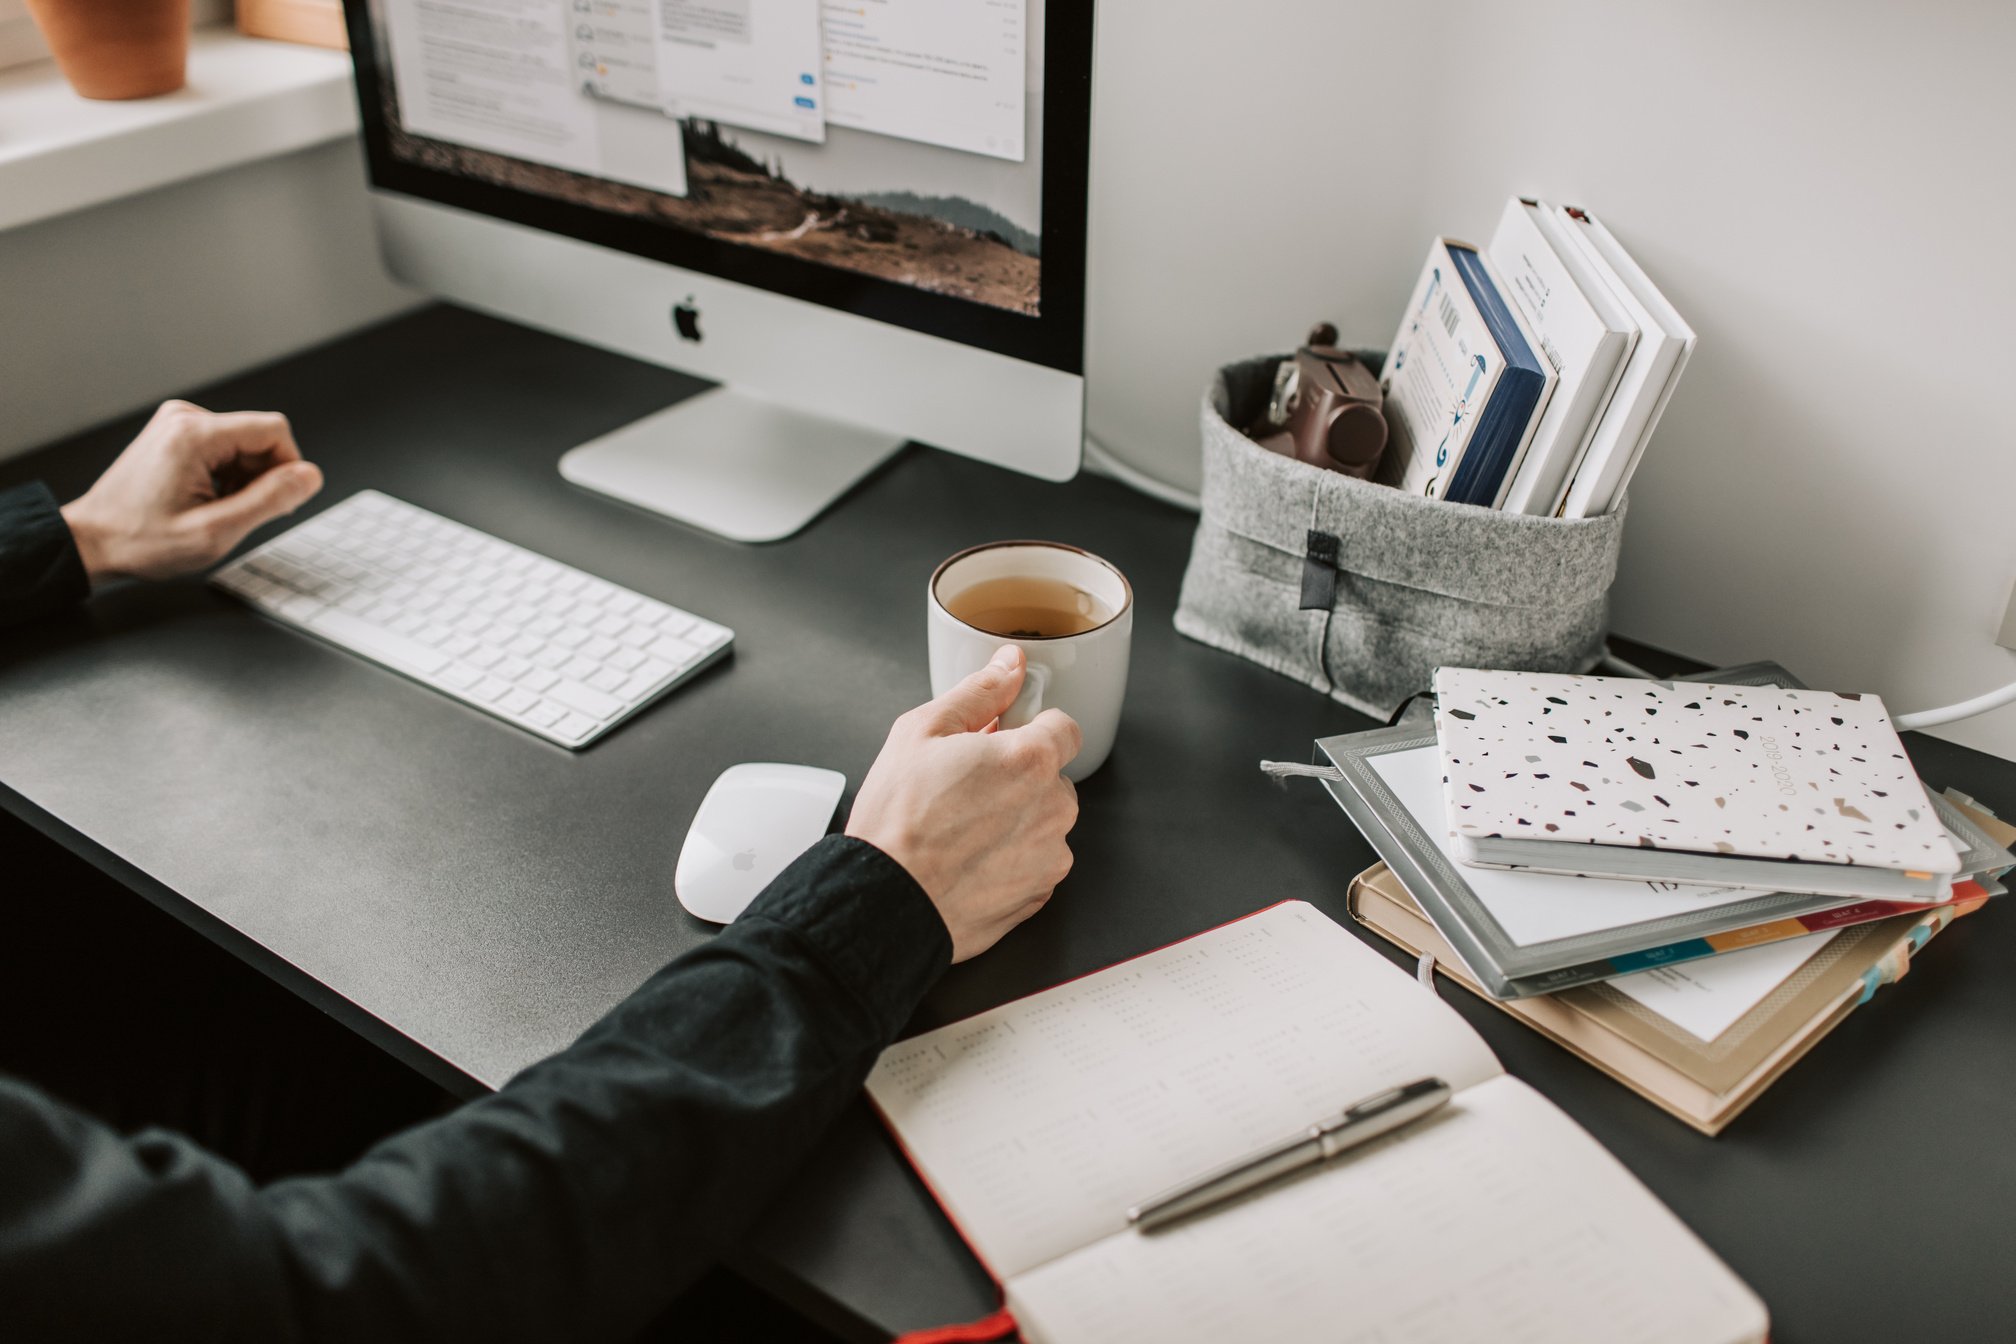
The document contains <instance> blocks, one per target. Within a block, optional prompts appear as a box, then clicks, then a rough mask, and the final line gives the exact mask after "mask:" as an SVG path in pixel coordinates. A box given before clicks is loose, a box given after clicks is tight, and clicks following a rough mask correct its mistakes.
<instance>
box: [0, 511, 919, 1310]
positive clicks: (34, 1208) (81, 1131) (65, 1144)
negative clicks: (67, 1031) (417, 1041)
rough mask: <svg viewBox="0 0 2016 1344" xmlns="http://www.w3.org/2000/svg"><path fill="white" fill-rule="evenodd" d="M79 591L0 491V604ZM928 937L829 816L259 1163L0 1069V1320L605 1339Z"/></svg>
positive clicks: (777, 1146)
mask: <svg viewBox="0 0 2016 1344" xmlns="http://www.w3.org/2000/svg"><path fill="white" fill-rule="evenodd" d="M87 588H88V584H87V583H86V580H85V577H84V572H83V569H82V566H81V565H80V564H79V562H78V559H77V555H76V550H75V547H74V546H73V545H72V544H71V540H70V536H69V532H68V530H67V529H66V528H65V527H64V525H63V520H62V517H61V515H60V514H58V512H57V511H56V506H55V501H54V500H53V499H52V498H51V497H50V496H49V494H48V492H47V491H46V490H43V489H42V488H40V487H39V486H29V487H23V488H20V489H16V490H10V491H5V492H0V624H4V623H8V622H12V621H18V620H23V619H27V618H29V617H32V616H36V615H41V614H44V613H47V612H49V611H52V610H56V609H60V608H61V607H63V606H65V605H67V604H70V603H74V602H75V601H78V600H80V599H81V598H82V597H83V596H84V594H85V592H86V590H87ZM30 898H32V899H61V893H60V892H52V893H35V894H33V895H32V897H30ZM950 955H951V942H950V938H949V936H948V935H947V933H946V930H945V926H944V923H943V922H942V921H941V920H940V919H939V917H938V914H937V912H936V911H935V910H934V909H933V907H932V906H931V903H930V901H929V900H928V899H927V898H926V897H925V895H924V892H923V890H922V889H921V888H920V887H918V885H917V884H916V882H914V881H913V880H912V879H911V878H910V876H909V874H908V873H906V872H905V871H904V870H903V868H902V867H901V866H900V865H899V864H897V863H896V862H895V861H894V860H892V859H890V858H889V857H888V856H886V855H884V854H883V853H882V852H881V851H879V850H877V849H875V848H874V847H873V846H871V845H868V844H865V843H863V842H861V841H858V840H851V839H846V838H842V837H838V836H834V837H829V838H827V839H825V840H822V841H821V842H820V843H819V844H817V845H816V846H814V847H813V848H812V849H811V850H810V851H809V852H808V853H807V854H806V855H805V856H804V857H803V858H801V859H799V860H798V861H797V862H796V863H795V864H793V865H792V866H791V867H790V868H789V869H788V870H786V872H785V873H784V874H783V875H782V876H781V877H779V878H778V879H777V880H776V881H775V882H774V883H772V884H771V886H770V887H769V888H768V889H767V890H766V891H765V892H764V893H763V895H762V896H761V897H759V898H758V899H757V901H756V903H755V904H754V905H752V906H751V907H750V908H749V910H748V912H747V913H746V914H744V915H743V916H742V918H741V919H739V920H737V921H736V922H735V923H734V924H733V925H732V926H731V927H729V928H728V929H727V930H726V931H724V932H723V933H722V934H720V935H719V936H718V937H716V938H715V939H713V940H712V941H711V942H709V943H708V944H706V945H705V946H704V947H701V948H698V949H696V950H694V951H692V952H689V953H687V954H686V955H685V956H682V957H680V958H678V959H677V960H675V961H673V962H672V963H671V964H670V965H668V966H666V967H665V968H664V969H663V970H661V971H659V972H658V973H657V974H656V975H654V976H653V977H652V978H651V979H650V980H648V981H646V982H645V983H644V984H643V985H642V986H641V987H640V988H639V989H638V990H637V991H636V992H635V993H633V994H631V995H630V997H629V998H627V999H625V1000H624V1001H623V1002H622V1003H620V1004H618V1005H617V1006H616V1007H615V1008H613V1009H611V1010H610V1012H609V1013H608V1015H607V1016H605V1017H604V1018H602V1020H601V1021H599V1022H597V1023H596V1024H595V1025H594V1026H592V1027H590V1028H589V1029H588V1031H587V1032H585V1033H584V1034H583V1035H582V1037H581V1038H580V1039H579V1040H578V1041H576V1042H575V1043H574V1044H573V1045H571V1046H569V1047H568V1048H567V1049H566V1050H564V1051H562V1052H561V1053H559V1054H557V1055H555V1056H553V1057H552V1058H551V1059H548V1060H545V1061H543V1062H541V1063H538V1064H535V1065H533V1066H532V1067H531V1068H529V1069H527V1070H525V1072H523V1073H521V1074H519V1075H518V1076H517V1077H516V1078H514V1079H512V1080H511V1081H510V1082H509V1083H508V1084H506V1085H505V1087H504V1088H503V1090H502V1091H500V1092H498V1093H496V1094H495V1095H494V1096H491V1097H487V1098H484V1099H483V1100H481V1101H477V1102H473V1103H471V1104H469V1105H466V1106H464V1107H462V1108H461V1109H460V1110H457V1111H455V1112H453V1113H452V1114H450V1115H447V1116H445V1117H443V1118H442V1119H439V1120H436V1121H433V1122H431V1123H429V1124H426V1125H422V1126H420V1127H418V1128H416V1129H412V1130H409V1131H407V1132H406V1133H403V1134H399V1135H396V1136H394V1137H392V1138H390V1139H387V1140H386V1141H385V1142H383V1143H381V1144H379V1145H378V1146H377V1147H376V1148H374V1149H372V1150H371V1152H369V1153H367V1154H366V1155H365V1156H364V1157H363V1158H362V1159H361V1160H359V1161H358V1162H357V1164H356V1165H355V1166H353V1167H351V1168H350V1169H349V1170H347V1171H344V1172H341V1173H339V1174H337V1175H333V1176H326V1177H315V1178H304V1179H297V1180H287V1181H281V1182H279V1183H277V1184H274V1185H270V1186H267V1187H265V1188H263V1189H261V1188H258V1187H255V1186H254V1185H253V1184H252V1183H251V1182H250V1181H249V1180H248V1179H247V1178H246V1177H245V1175H244V1174H243V1173H242V1172H240V1171H239V1170H238V1169H236V1168H235V1167H233V1166H232V1165H230V1164H229V1163H227V1162H225V1161H223V1160H221V1159H219V1158H217V1157H215V1156H213V1155H211V1154H209V1153H206V1152H204V1151H203V1150H202V1149H200V1148H198V1147H197V1146H195V1145H194V1144H192V1143H190V1142H189V1141H188V1140H186V1139H184V1138H181V1137H179V1136H177V1135H175V1134H170V1133H164V1132H160V1131H145V1132H142V1133H139V1134H136V1135H133V1136H130V1137H122V1136H120V1135H118V1134H116V1133H114V1132H112V1131H111V1130H109V1129H107V1128H106V1127H105V1126H103V1125H100V1124H98V1123H96V1122H95V1121H93V1120H91V1119H89V1118H87V1117H85V1116H83V1115H80V1114H78V1113H76V1112H75V1111H72V1110H70V1109H68V1108H66V1107H64V1106H63V1105H61V1104H60V1103H58V1102H56V1101H54V1100H52V1099H51V1098H49V1097H48V1096H46V1095H44V1094H42V1093H41V1092H38V1091H37V1090H36V1089H35V1088H34V1087H32V1086H30V1085H28V1084H27V1083H24V1082H19V1081H15V1080H13V1079H9V1078H6V1077H4V1076H0V1334H4V1335H5V1336H6V1337H7V1338H8V1339H10V1340H24V1341H25V1340H40V1339H57V1338H60V1339H93V1340H99V1339H107V1340H109V1339H142V1338H144V1339H149V1340H168V1339H184V1338H191V1339H206V1340H258V1341H287V1340H352V1339H355V1340H373V1341H387V1340H402V1339H424V1340H429V1341H442V1340H459V1339H485V1340H505V1339H526V1340H562V1339H564V1340H570V1341H592V1340H598V1339H620V1338H623V1337H624V1336H626V1335H628V1334H630V1333H633V1332H634V1331H636V1330H637V1329H638V1328H640V1327H641V1326H642V1325H643V1324H644V1323H645V1322H646V1321H648V1320H649V1319H650V1317H651V1316H652V1314H653V1313H654V1312H655V1311H656V1310H657V1309H658V1308H659V1307H660V1306H662V1305H663V1304H664V1303H665V1302H666V1301H667V1300H669V1298H670V1297H671V1296H672V1295H673V1294H674V1293H675V1292H677V1291H678V1289H679V1288H681V1287H682V1286H684V1285H685V1284H686V1283H687V1282H689V1281H690V1280H691V1279H693V1278H694V1277H695V1276H696V1275H697V1274H698V1273H699V1272H700V1271H701V1270H702V1269H704V1268H705V1267H706V1266H707V1264H708V1263H709V1262H711V1261H712V1260H713V1259H715V1258H716V1257H717V1256H718V1255H719V1254H720V1253H721V1251H722V1250H723V1249H724V1247H725V1246H727V1245H728V1244H730V1243H732V1241H733V1240H734V1239H735V1238H736V1237H737V1236H739V1235H740V1233H741V1232H742V1231H744V1230H745V1229H746V1228H747V1227H748V1225H749V1223H750V1222H751V1221H752V1220H753V1218H754V1217H755V1216H756V1214H757V1213H758V1212H760V1211H761V1209H762V1207H763V1205H764V1204H765V1203H766V1202H767V1201H768V1200H769V1199H770V1198H771V1197H772V1196H774V1195H775V1194H776V1192H777V1191H778V1190H779V1189H780V1188H781V1187H782V1186H783V1185H784V1184H785V1182H786V1181H788V1180H789V1179H790V1177H791V1175H792V1173H793V1172H794V1170H795V1169H796V1168H797V1166H798V1165H799V1163H800V1162H801V1160H802V1159H803V1158H804V1157H805V1156H806V1154H807V1153H808V1152H809V1151H810V1150H811V1148H812V1147H813V1145H814V1144H815V1143H816V1142H817V1141H818V1140H819V1138H820V1136H821V1134H822V1133H823V1131H824V1130H825V1128H826V1126H827V1125H828V1123H829V1122H831V1121H832V1120H833V1118H834V1117H835V1116H836V1115H837V1114H838V1113H839V1112H840V1110H841V1109H842V1108H843V1107H844V1106H845V1105H846V1104H847V1103H848V1102H849V1101H850V1100H851V1099H852V1098H853V1097H854V1096H855V1094H856V1093H857V1092H858V1091H859V1090H860V1087H861V1083H862V1080H863V1079H864V1078H865V1077H866V1075H867V1072H868V1069H869V1067H870V1066H871V1065H872V1064H873V1062H874V1060H875V1056H876V1055H877V1053H878V1052H879V1051H880V1050H881V1049H882V1048H883V1047H884V1046H885V1045H887V1044H888V1043H889V1042H890V1041H891V1040H893V1039H894V1038H895V1035H896V1033H897V1031H898V1030H899V1029H900V1028H901V1027H902V1025H903V1023H904V1021H905V1020H906V1019H907V1018H908V1017H909V1015H910V1013H911V1012H912V1011H913V1010H914V1009H915V1007H916V1006H917V1003H918V1001H919V1000H920V999H921V998H922V996H923V994H924V992H925V991H926V989H928V988H929V986H930V985H931V984H932V982H933V981H934V980H936V979H937V977H938V975H939V974H940V973H941V972H942V971H943V970H944V968H945V966H946V964H947V961H948V960H949V958H950ZM0 1029H4V1030H9V1031H13V1030H23V1029H31V1028H30V1027H27V1026H25V1025H24V1024H20V1023H12V1024H4V1025H0Z"/></svg>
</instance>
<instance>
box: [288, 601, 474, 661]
mask: <svg viewBox="0 0 2016 1344" xmlns="http://www.w3.org/2000/svg"><path fill="white" fill-rule="evenodd" d="M305 624H306V625H307V626H308V628H309V629H310V630H313V631H314V632H315V633H316V634H318V635H327V636H329V638H331V639H334V640H337V641H339V642H341V643H343V644H347V645H349V646H350V647H351V648H353V649H356V650H357V651H358V652H359V653H362V654H364V655H365V656H367V657H370V658H376V659H378V660H380V661H381V662H386V663H390V664H392V665H393V666H394V667H396V668H398V669H400V670H401V671H410V672H417V673H419V674H420V675H421V676H423V677H429V676H433V675H434V674H435V673H437V672H439V671H440V670H441V669H442V668H444V667H446V666H448V657H447V655H446V654H444V653H442V652H441V651H440V650H439V649H430V648H428V647H427V646H426V645H425V644H422V643H420V642H419V641H418V640H412V639H408V638H406V636H404V635H395V634H393V633H392V632H391V631H390V630H382V629H380V628H379V627H377V626H375V625H373V624H371V623H370V622H369V621H361V620H359V619H357V618H356V617H355V616H352V615H351V614H350V613H349V612H347V611H339V610H337V609H336V608H334V607H325V608H324V609H323V610H321V611H319V612H317V613H316V614H315V615H314V616H312V617H310V618H309V619H308V620H307V621H306V622H305Z"/></svg>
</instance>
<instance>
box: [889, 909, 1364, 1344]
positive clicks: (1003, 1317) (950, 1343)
mask: <svg viewBox="0 0 2016 1344" xmlns="http://www.w3.org/2000/svg"><path fill="white" fill-rule="evenodd" d="M1300 899H1301V898H1300V897H1287V898H1284V899H1282V900H1278V901H1274V902H1272V903H1270V904H1268V905H1263V906H1261V907H1260V908H1259V909H1257V910H1249V911H1247V912H1246V913H1245V914H1243V915H1239V916H1236V917H1234V918H1232V919H1228V920H1226V921H1224V922H1223V923H1221V924H1213V925H1212V926H1211V927H1210V928H1208V929H1199V930H1198V931H1197V932H1195V933H1190V934H1185V935H1184V936H1183V937H1181V938H1172V939H1171V940H1170V941H1168V942H1166V943H1163V944H1162V945H1161V946H1159V947H1151V948H1149V949H1148V950H1147V951H1145V952H1137V953H1135V954H1134V955H1133V956H1131V957H1122V958H1121V959H1120V960H1118V961H1114V962H1108V963H1107V964H1106V965H1104V966H1095V967H1094V968H1092V969H1091V970H1089V971H1082V972H1080V973H1079V974H1077V975H1074V976H1070V977H1067V978H1066V979H1063V980H1059V981H1058V982H1057V983H1056V984H1054V985H1047V986H1045V987H1044V988H1042V989H1032V990H1030V991H1029V992H1028V993H1027V994H1021V995H1017V996H1016V997H1015V998H1012V999H1009V1000H1007V1001H1006V1002H1003V1003H998V1004H996V1005H994V1008H1006V1007H1008V1006H1009V1005H1010V1004H1016V1003H1021V1002H1023V1001H1024V1000H1025V999H1033V998H1035V997H1036V996H1037V995H1039V994H1048V993H1049V992H1050V991H1051V990H1053V989H1062V988H1063V987H1064V986H1065V985H1071V984H1076V983H1077V982H1078V981H1080V980H1086V979H1090V978H1091V977H1092V976H1095V975H1102V974H1104V973H1105V972H1107V971H1110V970H1113V969H1114V968H1116V967H1120V966H1125V965H1126V964H1127V963H1129V962H1131V961H1139V960H1140V959H1141V958H1143V957H1152V956H1154V955H1155V954H1156V953H1157V952H1166V951H1168V950H1169V949H1170V948H1172V947H1181V946H1182V945H1183V944H1184V943H1188V942H1192V941H1194V940H1196V939H1198V938H1202V937H1203V936H1204V935H1205V934H1208V933H1216V932H1218V930H1220V929H1229V928H1231V927H1232V926H1233V925H1234V924H1243V923H1245V922H1246V921H1247V920H1249V919H1252V918H1254V917H1255V916H1257V915H1264V914H1266V913H1267V912H1268V911H1269V910H1275V909H1279V908H1280V907H1281V906H1284V905H1292V904H1294V903H1295V902H1296V901H1298V900H1300ZM1312 908H1313V907H1312ZM1318 913H1319V914H1320V913H1321V912H1320V911H1319V912H1318ZM1324 917H1325V918H1326V919H1327V918H1329V916H1327V915H1326V916H1324ZM994 1008H983V1009H981V1011H980V1013H972V1014H969V1015H968V1016H967V1017H959V1018H954V1019H953V1020H952V1021H951V1022H941V1023H939V1024H938V1026H937V1027H933V1028H931V1030H933V1031H937V1030H939V1029H940V1028H941V1027H949V1026H953V1025H956V1024H957V1023H960V1022H966V1021H970V1020H971V1019H972V1018H975V1017H979V1016H980V1015H981V1013H991V1012H993V1011H994ZM919 1034H920V1035H922V1034H923V1033H921V1032H920V1033H919ZM862 1096H863V1097H865V1098H866V1099H867V1102H868V1106H869V1109H870V1110H872V1111H874V1112H875V1118H876V1119H877V1120H879V1121H881V1122H882V1128H883V1129H885V1130H887V1131H888V1133H889V1140H890V1142H892V1143H894V1144H895V1145H896V1151H897V1152H898V1153H899V1154H901V1155H902V1158H903V1161H904V1163H905V1165H907V1166H908V1167H909V1168H910V1170H911V1171H913V1172H915V1173H916V1175H917V1179H918V1181H919V1182H920V1183H922V1185H923V1186H924V1189H925V1192H926V1193H928V1194H929V1195H930V1196H931V1202H932V1203H934V1204H936V1205H937V1206H938V1211H939V1212H940V1213H942V1214H944V1215H945V1221H946V1222H948V1223H950V1224H951V1225H952V1230H953V1231H954V1232H956V1233H957V1234H958V1235H959V1240H960V1241H961V1242H963V1243H964V1244H965V1246H966V1250H967V1252H968V1253H969V1254H971V1255H972V1257H973V1259H974V1262H975V1263H976V1264H978V1265H979V1266H980V1268H981V1269H983V1270H985V1271H986V1272H987V1277H988V1278H989V1279H992V1280H993V1281H994V1288H995V1291H996V1292H997V1293H1000V1294H1002V1297H1001V1305H1000V1306H998V1307H996V1308H995V1309H994V1310H993V1311H992V1312H991V1313H989V1314H988V1315H986V1316H983V1317H981V1318H980V1319H978V1320H975V1321H966V1322H963V1323H960V1324H955V1325H937V1326H931V1327H928V1328H926V1329H922V1330H909V1331H905V1332H904V1333H902V1334H900V1335H898V1336H896V1338H895V1340H894V1341H893V1344H991V1342H992V1341H997V1340H998V1341H1005V1340H1010V1339H1013V1338H1016V1337H1017V1336H1018V1335H1019V1333H1020V1330H1021V1326H1020V1325H1019V1324H1018V1323H1017V1322H1016V1320H1015V1317H1014V1314H1013V1313H1011V1312H1010V1311H1009V1310H1008V1305H1007V1297H1006V1289H1005V1288H1004V1287H1003V1284H1002V1280H1001V1275H1000V1274H999V1273H998V1272H996V1270H995V1268H994V1266H992V1265H990V1264H988V1263H987V1257H986V1256H984V1255H982V1254H980V1247H979V1246H978V1245H977V1244H975V1242H974V1240H973V1238H972V1236H971V1235H970V1234H969V1233H968V1232H967V1231H966V1229H965V1228H964V1227H963V1226H961V1225H960V1222H959V1219H958V1217H957V1215H955V1214H954V1213H953V1212H952V1209H951V1207H950V1206H949V1205H948V1204H946V1202H945V1199H944V1197H943V1196H942V1195H940V1194H939V1193H938V1188H937V1187H936V1186H934V1185H932V1184H931V1178H930V1177H929V1176H927V1175H925V1174H924V1168H923V1167H921V1166H920V1165H918V1163H917V1159H916V1158H915V1157H913V1156H912V1155H911V1152H910V1149H909V1146H908V1145H906V1144H905V1143H904V1142H903V1136H902V1134H900V1133H899V1132H897V1129H896V1126H895V1124H894V1123H892V1122H891V1121H890V1119H889V1116H888V1114H887V1113H886V1112H885V1111H883V1109H882V1108H881V1107H880V1106H879V1105H877V1104H876V1102H875V1098H874V1096H873V1095H872V1094H870V1093H869V1092H868V1091H867V1089H866V1088H863V1089H862Z"/></svg>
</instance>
